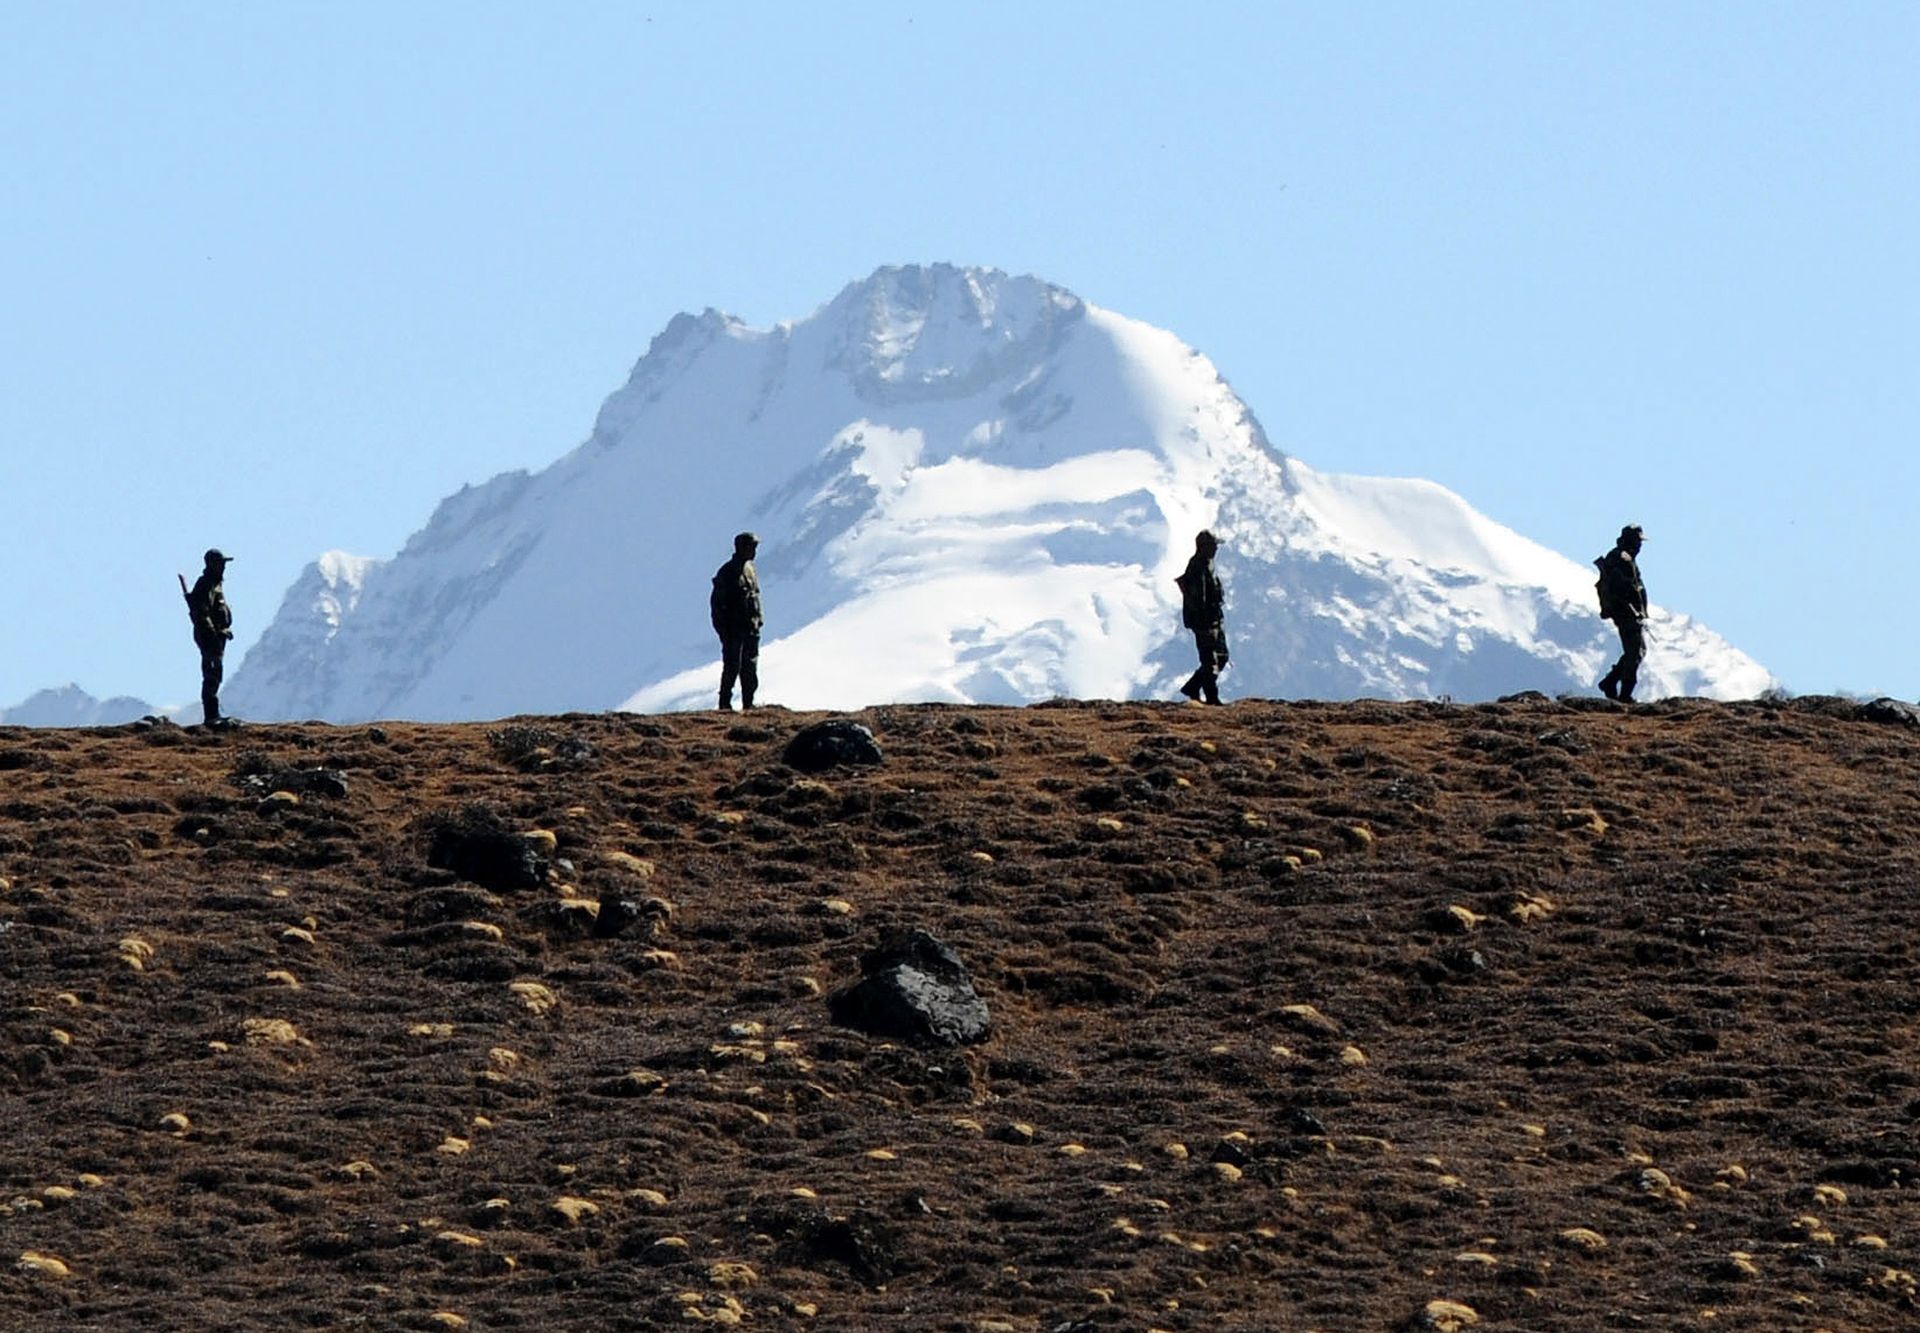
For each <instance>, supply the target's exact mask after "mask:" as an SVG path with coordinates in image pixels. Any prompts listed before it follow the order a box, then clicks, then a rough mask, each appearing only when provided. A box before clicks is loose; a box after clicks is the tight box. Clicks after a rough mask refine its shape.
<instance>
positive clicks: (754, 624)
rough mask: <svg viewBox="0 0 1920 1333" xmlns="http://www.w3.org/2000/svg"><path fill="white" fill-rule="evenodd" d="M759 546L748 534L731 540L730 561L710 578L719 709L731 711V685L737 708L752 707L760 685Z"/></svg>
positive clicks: (751, 535) (710, 604)
mask: <svg viewBox="0 0 1920 1333" xmlns="http://www.w3.org/2000/svg"><path fill="white" fill-rule="evenodd" d="M759 546H760V542H759V539H758V538H757V537H755V536H754V535H753V534H752V533H750V532H743V533H741V534H740V535H739V536H737V537H735V538H734V539H733V559H731V560H729V561H727V563H726V564H724V565H722V566H720V568H719V569H717V570H715V571H714V575H713V595H712V596H711V597H710V598H709V599H708V603H707V606H708V610H709V612H710V613H711V615H712V618H713V632H714V633H715V634H718V635H719V636H720V707H722V708H724V709H731V708H732V707H733V683H734V681H735V680H738V681H739V682H740V704H741V707H743V708H751V707H753V694H754V691H755V690H756V689H757V688H758V687H759V685H760V623H761V617H760V576H759V574H757V573H756V572H755V571H754V568H753V556H754V552H755V551H757V550H758V549H759Z"/></svg>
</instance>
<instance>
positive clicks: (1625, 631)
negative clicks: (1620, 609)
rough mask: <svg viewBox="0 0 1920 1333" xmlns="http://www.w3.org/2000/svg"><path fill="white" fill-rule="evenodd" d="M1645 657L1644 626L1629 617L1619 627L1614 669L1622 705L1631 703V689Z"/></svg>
mask: <svg viewBox="0 0 1920 1333" xmlns="http://www.w3.org/2000/svg"><path fill="white" fill-rule="evenodd" d="M1646 657H1647V632H1646V628H1645V626H1644V625H1643V624H1642V623H1641V622H1640V621H1639V620H1636V619H1634V618H1633V617H1631V616H1629V617H1628V618H1627V619H1626V620H1624V621H1622V622H1621V625H1620V665H1619V666H1617V667H1615V668H1614V671H1615V673H1616V677H1617V679H1618V680H1619V683H1620V693H1619V698H1620V701H1621V702H1622V703H1629V704H1630V703H1632V702H1633V687H1634V686H1635V685H1636V684H1638V683H1639V681H1640V663H1642V662H1643V661H1645V660H1646Z"/></svg>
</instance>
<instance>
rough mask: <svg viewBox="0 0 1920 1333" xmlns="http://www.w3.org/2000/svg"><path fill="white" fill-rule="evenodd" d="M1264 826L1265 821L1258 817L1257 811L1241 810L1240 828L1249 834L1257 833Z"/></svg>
mask: <svg viewBox="0 0 1920 1333" xmlns="http://www.w3.org/2000/svg"><path fill="white" fill-rule="evenodd" d="M1266 826H1267V821H1266V820H1264V819H1262V818H1261V817H1260V814H1259V812H1258V811H1254V810H1242V811H1241V812H1240V827H1241V828H1243V829H1245V830H1247V831H1248V832H1249V833H1257V832H1259V831H1260V830H1261V829H1263V828H1265V827H1266Z"/></svg>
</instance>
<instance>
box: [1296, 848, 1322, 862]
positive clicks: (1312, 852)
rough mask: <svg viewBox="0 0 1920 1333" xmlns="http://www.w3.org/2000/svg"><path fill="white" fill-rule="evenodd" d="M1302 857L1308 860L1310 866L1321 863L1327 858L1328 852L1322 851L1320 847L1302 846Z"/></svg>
mask: <svg viewBox="0 0 1920 1333" xmlns="http://www.w3.org/2000/svg"><path fill="white" fill-rule="evenodd" d="M1300 859H1301V860H1302V861H1304V862H1306V863H1307V864H1308V865H1310V866H1315V865H1319V864H1320V863H1321V862H1322V861H1324V860H1326V859H1327V858H1326V854H1325V853H1324V852H1322V851H1321V850H1320V849H1319V848H1318V847H1302V848H1301V849H1300Z"/></svg>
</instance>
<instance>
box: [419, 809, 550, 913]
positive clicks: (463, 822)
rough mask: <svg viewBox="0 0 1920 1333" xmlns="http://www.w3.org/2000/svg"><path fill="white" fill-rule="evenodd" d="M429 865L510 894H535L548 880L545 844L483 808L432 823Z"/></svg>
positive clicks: (449, 816) (462, 812)
mask: <svg viewBox="0 0 1920 1333" xmlns="http://www.w3.org/2000/svg"><path fill="white" fill-rule="evenodd" d="M428 834H429V836H428V842H427V864H428V865H430V866H432V867H434V868H435V869H436V870H450V871H452V872H453V873H454V874H456V875H458V876H459V877H460V878H461V879H464V880H466V881H468V882H469V883H472V884H478V885H480V886H481V887H482V888H486V889H492V890H493V891H494V892H495V893H507V892H511V891H512V890H515V889H532V888H537V887H539V886H540V885H541V884H544V883H545V882H546V879H547V867H548V864H549V863H548V860H547V857H546V855H545V850H544V847H543V844H542V842H541V841H540V840H539V839H536V838H532V837H529V836H528V835H526V834H524V833H517V832H514V831H512V830H510V829H508V828H506V827H505V826H504V825H503V824H502V823H501V822H500V820H499V817H498V816H496V815H494V814H493V813H492V812H491V811H488V810H486V809H484V808H481V807H471V806H470V807H468V808H467V809H465V810H462V811H460V812H458V813H457V814H451V815H444V814H443V815H440V816H438V817H436V818H433V819H430V820H429V821H428Z"/></svg>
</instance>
